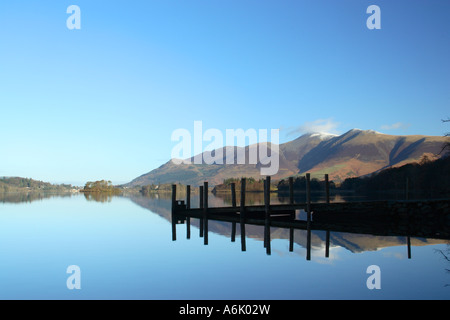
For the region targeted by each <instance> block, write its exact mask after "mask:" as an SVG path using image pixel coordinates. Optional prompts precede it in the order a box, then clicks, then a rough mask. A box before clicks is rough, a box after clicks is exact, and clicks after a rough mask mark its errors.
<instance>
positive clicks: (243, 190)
mask: <svg viewBox="0 0 450 320" xmlns="http://www.w3.org/2000/svg"><path fill="white" fill-rule="evenodd" d="M239 215H240V222H241V250H242V251H246V245H245V178H242V179H241V204H240V211H239Z"/></svg>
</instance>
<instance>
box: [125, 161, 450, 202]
mask: <svg viewBox="0 0 450 320" xmlns="http://www.w3.org/2000/svg"><path fill="white" fill-rule="evenodd" d="M448 177H450V156H445V157H442V158H439V159H436V160H430V159H429V158H428V157H426V156H425V157H423V158H422V159H421V161H420V162H418V163H410V164H406V165H403V166H400V167H390V168H386V169H384V170H381V171H379V172H377V173H373V174H371V175H369V176H364V177H354V178H347V179H345V180H344V181H343V182H341V183H339V184H337V183H335V182H334V181H330V182H329V188H330V193H353V194H357V195H367V194H383V193H386V194H388V193H399V192H400V193H401V192H404V193H409V194H411V195H413V194H414V195H417V196H421V197H441V198H449V197H450V179H448ZM242 178H246V177H242ZM240 181H241V178H229V179H225V180H224V181H223V183H222V184H219V185H216V186H211V192H212V193H213V194H222V193H223V194H227V193H231V186H230V185H231V183H235V188H236V192H239V190H240ZM176 185H177V191H178V192H181V193H185V192H186V185H183V184H180V183H176ZM305 185H306V178H305V177H304V176H303V175H298V176H294V190H295V193H303V192H306V188H305ZM171 186H172V183H165V184H160V185H155V184H152V185H146V186H139V187H134V188H130V189H128V190H129V191H138V192H140V193H141V194H143V195H149V194H152V193H170V192H171V190H172V189H171ZM310 188H311V192H313V193H315V192H323V191H324V190H325V180H319V179H317V178H312V179H311V180H310ZM263 190H264V180H263V179H259V180H257V179H254V178H252V177H250V178H246V192H263ZM270 191H271V192H278V193H279V194H283V193H288V192H289V181H288V178H287V177H286V178H285V179H281V180H279V181H273V182H272V183H271V186H270ZM191 193H193V194H195V193H198V187H197V186H191Z"/></svg>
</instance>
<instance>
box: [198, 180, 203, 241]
mask: <svg viewBox="0 0 450 320" xmlns="http://www.w3.org/2000/svg"><path fill="white" fill-rule="evenodd" d="M198 189H199V192H200V196H199V198H200V201H199V202H200V203H199V207H200V209H203V186H200V187H199V188H198ZM202 237H203V217H202V218H200V238H202Z"/></svg>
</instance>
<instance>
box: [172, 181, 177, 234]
mask: <svg viewBox="0 0 450 320" xmlns="http://www.w3.org/2000/svg"><path fill="white" fill-rule="evenodd" d="M176 205H177V185H176V184H173V185H172V241H175V240H177V224H176V223H177V222H176V220H175V206H176Z"/></svg>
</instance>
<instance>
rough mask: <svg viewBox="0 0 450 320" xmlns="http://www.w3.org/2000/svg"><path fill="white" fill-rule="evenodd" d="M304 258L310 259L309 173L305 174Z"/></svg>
mask: <svg viewBox="0 0 450 320" xmlns="http://www.w3.org/2000/svg"><path fill="white" fill-rule="evenodd" d="M306 211H307V222H306V227H307V231H306V260H311V175H310V174H309V173H307V174H306Z"/></svg>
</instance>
